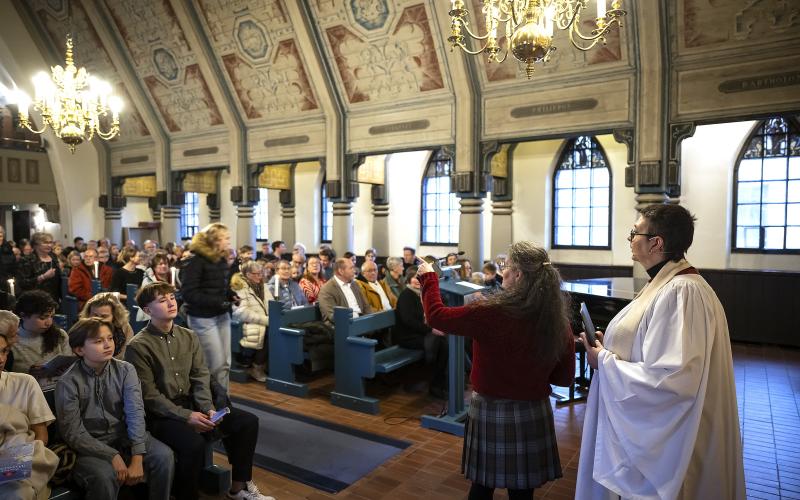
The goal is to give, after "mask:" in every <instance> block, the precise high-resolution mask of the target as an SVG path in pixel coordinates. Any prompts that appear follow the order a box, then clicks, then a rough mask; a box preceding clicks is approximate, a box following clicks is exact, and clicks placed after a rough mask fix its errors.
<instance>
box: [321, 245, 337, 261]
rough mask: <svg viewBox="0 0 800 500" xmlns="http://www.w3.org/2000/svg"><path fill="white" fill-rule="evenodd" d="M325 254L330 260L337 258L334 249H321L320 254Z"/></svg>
mask: <svg viewBox="0 0 800 500" xmlns="http://www.w3.org/2000/svg"><path fill="white" fill-rule="evenodd" d="M323 255H324V256H325V257H327V258H328V260H333V259H335V258H336V252H334V251H333V249H331V248H323V249H322V250H320V251H319V256H320V257H322V256H323Z"/></svg>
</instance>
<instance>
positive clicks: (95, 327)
mask: <svg viewBox="0 0 800 500" xmlns="http://www.w3.org/2000/svg"><path fill="white" fill-rule="evenodd" d="M101 326H107V327H108V329H109V330H111V332H112V333H113V331H114V327H113V326H112V325H111V323H109V322H108V321H103V320H102V319H100V318H83V319H79V320H78V321H76V322H75V324H74V325H72V328H70V329H69V332H67V335H69V346H70V347H71V348H73V349H75V348H76V347H83V346H84V344H86V341H87V340H88V339H96V338H97V336H98V335H100V327H101ZM112 338H113V336H112Z"/></svg>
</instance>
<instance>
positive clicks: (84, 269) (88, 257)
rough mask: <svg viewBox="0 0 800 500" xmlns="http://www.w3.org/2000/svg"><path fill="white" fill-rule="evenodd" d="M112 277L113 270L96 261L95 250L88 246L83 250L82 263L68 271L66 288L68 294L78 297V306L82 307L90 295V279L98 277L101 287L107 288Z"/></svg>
mask: <svg viewBox="0 0 800 500" xmlns="http://www.w3.org/2000/svg"><path fill="white" fill-rule="evenodd" d="M95 264H97V265H95ZM113 277H114V271H113V270H112V269H111V268H110V267H109V266H106V265H103V264H100V262H98V261H97V250H94V249H91V248H89V249H87V250H86V251H85V252H83V264H81V265H80V266H78V267H77V268H74V269H73V270H72V272H71V273H70V275H69V288H68V290H69V293H70V295H73V296H75V298H76V299H78V308H82V307H83V304H85V303H86V301H87V300H89V299H90V298H91V297H92V280H94V279H99V280H100V284H101V285H102V287H103V288H104V289H106V290H107V289H108V288H109V287H110V286H111V279H112V278H113Z"/></svg>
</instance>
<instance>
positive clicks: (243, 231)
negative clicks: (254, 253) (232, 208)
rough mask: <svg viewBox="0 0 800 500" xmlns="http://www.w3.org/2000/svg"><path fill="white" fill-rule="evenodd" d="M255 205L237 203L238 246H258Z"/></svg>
mask: <svg viewBox="0 0 800 500" xmlns="http://www.w3.org/2000/svg"><path fill="white" fill-rule="evenodd" d="M254 213H255V207H253V206H252V205H236V247H237V248H238V247H240V246H242V245H250V246H251V247H253V248H255V247H256V221H255V219H254V218H253V214H254Z"/></svg>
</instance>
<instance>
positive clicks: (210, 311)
mask: <svg viewBox="0 0 800 500" xmlns="http://www.w3.org/2000/svg"><path fill="white" fill-rule="evenodd" d="M191 249H192V253H193V254H194V255H192V256H191V257H189V258H188V259H186V261H185V262H186V264H185V265H184V267H183V269H181V271H180V280H181V294H182V296H183V301H184V304H185V305H186V313H187V314H188V315H189V316H195V317H198V318H213V317H216V316H219V315H222V314H226V313H227V312H229V310H230V307H231V298H232V295H233V292H232V291H231V289H230V288H229V287H228V262H227V261H226V260H225V258H224V257H222V256H221V255H220V254H219V252H218V251H217V250H216V249H214V248H211V247H209V246H208V245H206V244H205V243H204V242H203V241H202V240H201V239H200V238H195V241H193V242H192V246H191Z"/></svg>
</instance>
